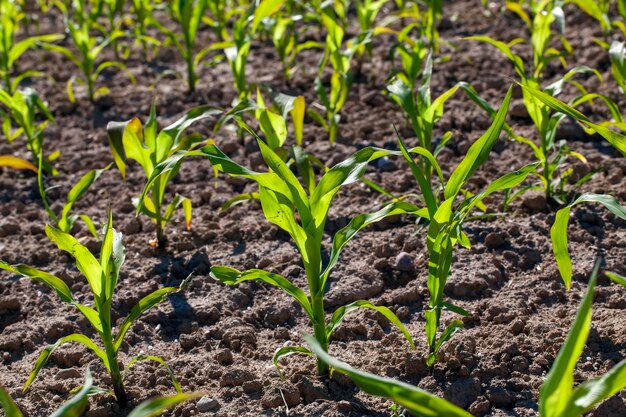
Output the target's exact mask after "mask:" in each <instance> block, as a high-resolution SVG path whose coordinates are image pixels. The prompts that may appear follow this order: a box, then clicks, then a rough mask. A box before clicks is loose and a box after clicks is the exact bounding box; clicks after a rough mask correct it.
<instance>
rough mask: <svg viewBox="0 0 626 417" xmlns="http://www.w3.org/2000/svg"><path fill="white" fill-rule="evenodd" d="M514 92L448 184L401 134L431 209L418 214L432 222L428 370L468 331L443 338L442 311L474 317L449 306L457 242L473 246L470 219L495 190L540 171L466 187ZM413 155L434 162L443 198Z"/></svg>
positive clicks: (449, 329) (453, 327)
mask: <svg viewBox="0 0 626 417" xmlns="http://www.w3.org/2000/svg"><path fill="white" fill-rule="evenodd" d="M511 91H512V90H511V89H509V91H508V93H507V95H506V97H505V99H504V101H503V103H502V105H501V106H500V109H499V110H498V112H497V113H496V114H495V116H494V121H493V123H492V125H491V127H490V128H489V129H488V130H487V132H485V134H484V135H483V136H481V137H480V138H479V139H478V140H476V141H475V142H474V143H473V144H472V146H471V147H470V148H469V150H468V152H467V155H466V156H465V157H464V158H463V160H462V161H461V162H460V163H459V165H458V166H457V167H456V168H455V169H454V171H453V172H452V174H451V175H450V177H449V178H448V180H447V181H446V180H444V178H443V174H442V171H441V168H440V167H439V164H438V163H437V161H436V159H435V157H434V156H433V154H432V153H430V152H429V151H428V150H427V149H425V148H423V147H417V148H413V149H410V150H409V149H407V147H406V146H405V144H404V142H403V140H402V138H401V137H400V136H399V135H398V141H399V144H400V149H401V152H402V155H404V158H405V159H406V161H407V162H408V164H409V167H410V169H411V172H412V173H413V176H414V177H415V179H416V181H417V183H418V185H419V188H420V190H421V194H422V196H423V200H424V202H425V205H426V207H425V208H424V209H422V210H421V211H419V212H417V213H416V214H417V215H419V216H420V217H423V218H425V219H427V220H428V221H429V222H430V224H429V226H428V235H427V249H428V291H429V293H430V299H429V300H428V309H427V310H426V311H425V312H424V314H425V317H426V339H427V343H428V349H429V350H428V356H427V359H426V363H427V365H428V366H432V365H433V364H434V363H435V361H436V360H437V355H438V353H439V351H440V350H441V348H442V347H443V346H444V345H445V344H446V343H447V342H448V341H449V340H450V338H451V337H452V336H453V335H454V333H455V332H456V331H458V330H459V329H460V328H461V327H463V322H462V321H461V320H453V321H452V322H450V324H448V325H447V326H446V328H445V329H444V330H443V331H442V332H441V334H440V335H439V334H438V331H439V327H440V321H441V313H442V311H444V310H449V311H452V312H454V313H457V314H461V315H467V314H468V313H467V312H466V311H465V310H463V309H462V308H460V307H458V306H455V305H452V304H451V303H448V302H445V301H444V299H443V295H444V287H445V285H446V281H447V279H448V277H449V275H450V269H451V263H452V255H453V253H454V247H455V246H456V245H457V243H458V244H460V245H461V246H463V247H466V248H469V247H470V246H471V244H470V241H469V239H468V237H467V236H466V235H465V233H464V232H463V230H462V226H463V223H464V221H465V219H466V218H467V217H468V216H469V215H470V213H471V212H472V210H473V209H474V208H476V207H480V205H481V203H482V200H483V199H484V198H485V197H487V196H489V195H491V194H493V193H494V192H497V191H504V190H508V189H511V188H513V187H515V186H517V185H518V184H520V183H521V182H523V181H524V180H525V179H526V177H527V176H528V175H530V174H532V173H533V172H534V171H535V170H536V164H531V165H528V166H526V167H523V168H521V169H520V170H518V171H514V172H512V173H509V174H506V175H504V176H502V177H500V178H498V179H496V180H494V181H493V182H492V183H491V184H489V186H488V187H487V189H486V190H485V191H483V192H481V193H479V194H477V195H473V194H472V193H469V192H468V191H467V190H464V188H463V187H464V186H465V184H466V183H467V181H468V180H469V179H470V178H471V176H472V175H473V174H474V173H475V172H476V170H477V169H478V168H479V167H480V166H481V165H482V164H483V163H484V162H485V161H486V160H487V157H488V156H489V153H490V152H491V149H492V148H493V146H494V145H495V143H496V141H497V140H498V137H499V136H500V132H501V130H502V128H503V126H504V120H505V117H506V114H507V111H508V108H509V103H510V100H511ZM411 154H417V155H419V156H420V157H422V158H425V159H426V160H428V162H429V164H430V165H431V166H432V168H433V169H434V171H435V172H436V173H437V177H438V179H439V181H440V183H441V188H442V191H443V193H442V194H443V195H439V191H438V190H439V187H436V186H434V185H433V184H432V182H431V181H429V179H427V178H426V176H425V175H424V174H423V172H422V170H421V169H420V168H419V166H418V164H417V163H416V162H415V161H414V160H413V157H412V155H411ZM459 195H464V196H466V198H465V199H463V200H462V201H461V202H460V203H459V204H456V205H455V202H456V200H457V198H458V197H459Z"/></svg>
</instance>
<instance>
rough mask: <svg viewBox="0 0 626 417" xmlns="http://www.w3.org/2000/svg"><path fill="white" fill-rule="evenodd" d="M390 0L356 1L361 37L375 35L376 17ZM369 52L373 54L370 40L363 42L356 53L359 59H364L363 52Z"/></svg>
mask: <svg viewBox="0 0 626 417" xmlns="http://www.w3.org/2000/svg"><path fill="white" fill-rule="evenodd" d="M388 1H389V0H357V1H356V5H355V6H356V14H357V17H358V20H359V28H360V35H359V36H360V37H361V38H363V39H365V38H371V37H372V36H373V35H374V23H375V22H376V17H377V16H378V13H379V12H380V9H382V7H383V6H384V5H385V3H387V2H388ZM366 51H367V53H368V54H369V55H370V56H371V55H372V45H371V43H370V42H367V43H363V44H361V45H359V46H358V47H357V48H356V55H357V57H358V58H359V61H360V60H361V59H362V57H363V54H364V53H365V52H366Z"/></svg>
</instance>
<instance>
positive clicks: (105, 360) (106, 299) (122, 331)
mask: <svg viewBox="0 0 626 417" xmlns="http://www.w3.org/2000/svg"><path fill="white" fill-rule="evenodd" d="M46 234H47V235H48V238H50V240H51V241H52V242H54V243H55V244H56V245H57V246H58V247H59V249H61V250H63V251H65V252H67V253H69V254H70V255H72V257H74V258H75V260H76V266H77V267H78V270H79V271H80V272H81V273H82V274H83V275H84V276H85V278H86V280H87V282H88V284H89V287H90V288H91V291H92V293H93V302H94V306H93V307H90V306H87V305H85V304H82V303H80V302H79V301H78V300H76V299H75V298H74V296H73V295H72V292H71V290H70V288H69V287H68V286H67V284H66V283H65V282H64V281H63V280H62V279H60V278H58V277H56V276H54V275H52V274H49V273H47V272H44V271H41V270H39V269H35V268H33V267H30V266H27V265H9V264H7V263H4V262H1V261H0V268H1V269H5V270H7V271H10V272H12V273H15V274H19V275H23V276H25V277H27V278H31V279H34V280H36V281H40V282H42V283H44V284H46V285H48V286H49V287H51V288H52V289H53V290H55V291H56V292H57V294H58V295H59V297H60V298H61V300H62V301H64V302H66V303H69V304H71V305H72V306H74V307H76V309H77V310H78V311H79V312H80V313H81V314H82V315H83V316H84V317H85V319H87V321H88V322H89V323H90V324H91V325H92V327H93V328H94V330H95V331H96V332H97V333H98V336H99V338H100V342H101V345H102V346H98V344H96V343H95V342H94V341H93V340H92V339H91V338H90V337H88V336H87V335H85V334H81V333H74V334H71V335H68V336H64V337H62V338H60V339H59V340H57V341H56V343H54V344H52V345H49V346H48V347H46V348H45V349H44V350H43V351H42V352H41V354H40V355H39V358H38V359H37V361H36V362H35V366H34V369H33V371H32V372H31V373H30V375H29V377H28V380H27V381H26V383H25V384H24V391H26V390H27V389H28V388H29V387H30V386H31V384H32V383H33V381H34V380H35V378H36V377H37V375H38V374H39V372H40V371H41V369H42V368H43V366H44V365H45V364H46V362H47V361H48V359H49V358H50V356H51V355H52V353H53V352H54V351H55V350H56V349H57V348H58V347H59V346H61V345H63V344H65V343H69V342H76V343H80V344H82V345H84V346H86V347H87V348H88V349H89V350H90V351H91V352H92V353H93V354H95V355H96V357H97V358H98V359H99V360H100V361H101V362H102V364H103V365H104V367H105V368H106V370H107V372H108V373H109V375H110V377H111V380H112V383H113V392H114V395H115V398H116V400H117V401H118V402H119V403H120V404H125V403H126V401H127V397H126V390H125V388H124V376H125V375H126V372H127V371H128V368H129V367H130V366H132V365H133V364H134V363H136V362H137V361H138V360H151V361H154V362H156V363H158V364H161V365H163V366H165V367H166V369H167V371H168V373H169V374H170V376H171V378H172V382H173V384H174V386H175V387H176V390H177V391H178V392H179V393H180V392H181V389H180V385H179V384H178V382H177V381H176V378H175V377H174V374H173V373H172V371H171V369H170V368H169V366H167V365H166V364H165V362H164V361H163V359H161V358H159V357H156V356H142V357H139V358H136V359H134V360H133V361H131V362H130V363H129V364H128V366H127V367H126V370H125V371H124V372H122V369H123V368H121V367H120V362H119V359H118V354H119V351H120V348H121V347H122V344H123V342H124V337H125V336H126V334H127V332H128V330H129V329H130V327H131V326H132V325H133V323H134V322H135V321H136V320H137V319H138V318H139V317H140V316H141V315H143V314H144V313H145V312H147V311H148V310H150V309H151V308H152V307H154V306H156V305H157V304H159V303H160V302H162V301H163V300H164V299H165V298H166V297H167V296H168V295H170V294H173V293H176V292H178V291H180V290H181V289H182V288H183V286H184V284H185V283H186V281H184V282H183V283H182V284H181V286H180V287H166V288H161V289H159V290H156V291H154V292H153V293H151V294H149V295H147V296H145V297H144V298H142V299H141V300H140V301H139V302H138V303H137V304H136V305H135V306H134V307H133V308H132V309H131V310H130V313H129V314H128V316H127V317H126V318H125V319H124V321H123V322H122V323H121V324H120V325H119V326H118V327H117V328H118V330H117V333H116V334H114V333H113V327H114V324H115V322H114V321H113V318H112V315H111V313H112V311H111V303H112V301H113V295H114V294H115V287H116V286H117V282H118V278H119V272H120V268H121V267H122V264H123V263H124V257H125V254H124V244H123V242H122V235H121V233H118V232H117V231H115V229H113V217H112V214H111V212H110V211H109V220H108V222H107V224H106V226H105V229H104V237H103V240H102V249H101V252H100V259H99V260H98V259H96V258H95V257H94V255H92V254H91V252H89V250H88V249H87V248H86V247H85V246H83V245H82V244H81V243H80V242H78V240H76V239H75V238H74V237H72V236H71V235H70V234H68V233H64V232H62V231H60V230H58V229H56V228H54V227H52V226H50V225H46Z"/></svg>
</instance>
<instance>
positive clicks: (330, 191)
mask: <svg viewBox="0 0 626 417" xmlns="http://www.w3.org/2000/svg"><path fill="white" fill-rule="evenodd" d="M389 154H390V152H389V151H386V150H384V149H378V148H373V147H366V148H363V149H361V150H359V151H357V152H355V153H354V154H352V155H351V156H350V157H348V158H347V159H346V160H344V161H343V162H340V163H338V164H337V165H335V166H334V167H332V168H331V169H329V170H328V171H327V172H326V174H324V176H323V177H322V179H321V180H320V182H319V183H318V184H317V187H315V191H313V194H312V195H311V199H310V200H311V211H312V214H313V220H314V222H315V224H314V228H315V229H317V228H319V227H320V226H322V227H323V224H324V222H325V220H326V216H327V214H328V209H329V208H330V205H331V203H332V201H333V198H334V197H335V194H336V193H337V191H339V189H340V188H341V187H343V186H344V185H348V184H351V183H353V182H356V181H358V180H359V179H360V178H361V176H362V175H363V174H364V173H365V169H366V168H367V165H368V164H369V163H370V162H371V161H373V160H375V159H378V158H381V157H383V156H387V155H389ZM303 224H304V222H303ZM305 227H306V226H305Z"/></svg>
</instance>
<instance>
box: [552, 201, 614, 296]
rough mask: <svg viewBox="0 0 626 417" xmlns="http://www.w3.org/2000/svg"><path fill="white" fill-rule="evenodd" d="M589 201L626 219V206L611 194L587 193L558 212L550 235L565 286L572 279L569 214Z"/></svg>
mask: <svg viewBox="0 0 626 417" xmlns="http://www.w3.org/2000/svg"><path fill="white" fill-rule="evenodd" d="M584 202H589V203H600V204H602V205H603V206H604V207H606V208H607V209H609V211H610V212H611V213H613V214H615V215H616V216H618V217H619V218H621V219H623V220H626V207H624V206H622V205H620V204H619V202H618V201H617V200H616V199H615V198H614V197H611V196H609V195H605V194H594V193H585V194H583V195H581V196H580V197H578V198H577V199H576V200H574V201H573V202H572V203H570V204H569V205H568V206H566V207H563V208H562V209H560V210H559V211H557V212H556V216H555V219H554V224H553V225H552V228H551V229H550V237H551V239H552V251H553V252H554V257H555V259H556V263H557V266H558V268H559V272H560V273H561V278H563V282H564V283H565V287H567V288H568V289H569V287H570V283H571V281H572V259H571V258H570V254H569V248H568V238H567V226H568V224H569V215H570V211H571V209H572V207H574V206H575V205H577V204H580V203H584Z"/></svg>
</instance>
